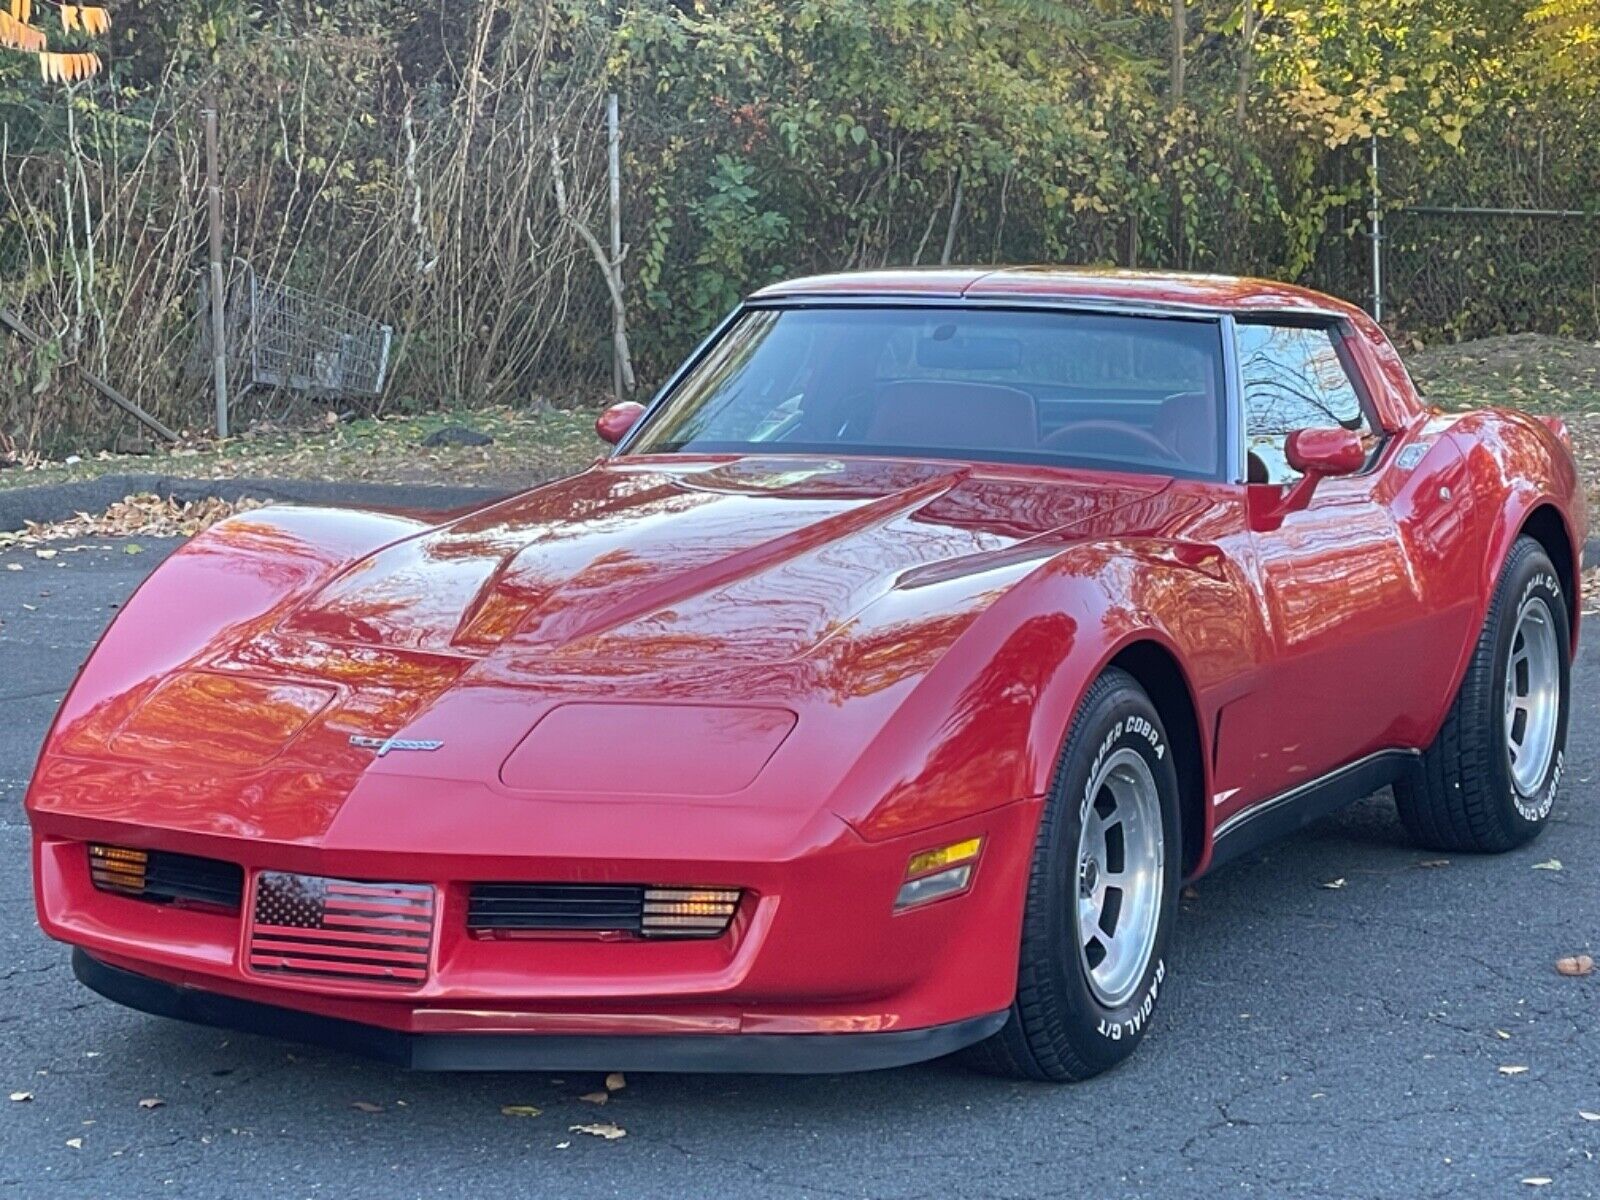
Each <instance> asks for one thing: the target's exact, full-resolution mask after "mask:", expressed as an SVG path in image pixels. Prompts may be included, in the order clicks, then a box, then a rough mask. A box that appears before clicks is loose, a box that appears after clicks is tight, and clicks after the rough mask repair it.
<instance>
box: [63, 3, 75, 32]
mask: <svg viewBox="0 0 1600 1200" xmlns="http://www.w3.org/2000/svg"><path fill="white" fill-rule="evenodd" d="M77 28H78V6H77V5H76V4H63V5H62V6H61V31H62V32H63V33H71V32H72V31H73V30H74V29H77Z"/></svg>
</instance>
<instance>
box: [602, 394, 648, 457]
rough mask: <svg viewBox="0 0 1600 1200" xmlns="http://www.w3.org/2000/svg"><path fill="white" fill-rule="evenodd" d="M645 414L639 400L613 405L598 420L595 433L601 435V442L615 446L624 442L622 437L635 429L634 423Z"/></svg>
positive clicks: (624, 401)
mask: <svg viewBox="0 0 1600 1200" xmlns="http://www.w3.org/2000/svg"><path fill="white" fill-rule="evenodd" d="M643 412H644V405H642V404H640V403H639V402H638V401H637V400H623V401H621V402H620V403H617V404H613V405H612V406H611V407H610V408H608V409H606V410H605V412H603V413H601V414H600V416H599V417H598V418H596V420H595V423H594V431H595V432H596V433H598V434H599V435H600V440H601V441H603V442H610V443H611V444H612V445H613V446H615V445H616V444H617V443H618V442H620V441H621V440H622V435H623V434H625V433H627V432H628V430H630V429H632V428H633V425H634V422H635V421H637V420H638V419H639V417H640V416H641V415H642V414H643Z"/></svg>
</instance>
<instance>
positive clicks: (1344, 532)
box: [27, 269, 1586, 1079]
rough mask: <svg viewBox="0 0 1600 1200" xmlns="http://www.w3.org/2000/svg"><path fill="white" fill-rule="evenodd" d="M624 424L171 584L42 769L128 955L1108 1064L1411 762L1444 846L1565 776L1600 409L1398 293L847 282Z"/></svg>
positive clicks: (120, 628)
mask: <svg viewBox="0 0 1600 1200" xmlns="http://www.w3.org/2000/svg"><path fill="white" fill-rule="evenodd" d="M599 431H600V433H601V435H602V436H603V437H604V438H605V439H606V440H607V441H610V442H613V443H615V449H614V450H612V452H611V453H610V454H609V455H608V456H607V457H604V458H602V459H600V460H599V461H597V462H596V463H595V464H594V466H592V467H590V468H589V469H588V470H586V471H584V472H582V473H581V474H578V475H575V476H573V477H571V478H567V479H561V480H558V481H556V482H554V483H549V484H545V485H543V486H541V487H537V488H534V489H533V490H531V491H528V492H525V493H523V494H521V495H517V496H513V497H511V498H510V499H506V500H501V501H499V502H496V503H493V504H489V505H486V506H485V507H482V508H480V509H477V510H476V511H473V512H470V513H467V514H466V515H463V516H457V517H454V518H452V519H450V520H446V521H444V522H443V523H430V522H427V521H421V520H414V519H411V518H409V517H406V516H400V515H390V514H383V513H376V512H353V511H331V510H327V509H319V508H269V509H264V510H260V511H256V512H251V513H249V514H247V515H243V516H238V517H235V518H233V519H231V520H228V521H225V522H223V523H221V524H219V525H217V526H215V527H214V528H212V529H211V530H210V531H209V532H207V533H205V534H203V535H201V536H200V537H197V538H195V539H194V540H193V541H191V542H190V543H189V544H187V545H186V546H184V547H183V548H182V549H181V550H179V551H178V552H176V553H175V554H173V555H172V557H171V558H170V559H168V560H167V562H166V563H165V564H163V565H162V566H161V567H160V568H159V569H158V570H157V571H156V572H155V573H154V574H153V575H152V576H151V577H150V578H149V580H148V582H146V583H145V584H144V585H143V586H142V587H141V588H140V589H139V591H138V592H137V594H136V595H135V596H134V597H133V598H132V600H131V601H130V602H129V603H128V604H127V606H126V607H125V608H124V609H123V611H122V613H121V614H120V615H119V616H118V617H117V619H116V621H115V623H114V624H113V625H112V626H111V629H110V630H109V632H107V633H106V635H105V637H104V639H103V640H102V641H101V643H100V645H99V647H98V648H97V649H96V650H95V652H94V654H93V655H92V657H91V658H90V659H89V661H88V663H87V664H86V665H85V667H84V668H83V672H82V674H81V676H80V677H79V679H78V681H77V683H76V684H75V686H74V687H73V689H72V691H71V694H70V695H69V696H68V697H67V699H66V701H65V703H64V704H63V705H62V708H61V712H60V714H59V716H58V717H57V719H56V722H55V726H54V728H53V729H52V731H51V733H50V735H49V738H48V740H47V741H46V743H45V746H44V750H43V753H42V756H41V758H40V761H39V765H38V769H37V772H36V774H35V776H34V779H33V782H32V785H31V787H30V789H29V792H28V798H27V808H28V813H29V816H30V818H31V821H32V824H33V834H34V843H33V847H34V868H35V873H36V891H37V901H38V909H39V919H40V921H41V923H42V924H43V926H44V928H45V930H46V931H47V932H48V933H50V934H51V935H52V936H54V937H57V938H60V939H61V940H63V941H66V942H69V943H71V944H72V945H73V946H74V947H75V949H74V957H73V961H74V965H75V968H76V971H77V974H78V976H79V978H80V979H82V981H83V982H84V983H85V984H87V985H88V986H89V987H91V988H93V989H95V990H96V991H98V992H101V993H103V994H104V995H106V996H109V997H111V998H112V999H114V1000H118V1001H121V1002H122V1003H124V1004H128V1005H131V1006H133V1007H135V1008H139V1009H143V1010H146V1011H148V1012H153V1013H160V1014H163V1015H167V1016H174V1017H182V1018H187V1019H190V1020H195V1021H200V1022H205V1023H209V1024H217V1025H226V1026H242V1027H246V1028H250V1029H256V1030H265V1031H269V1032H272V1033H277V1034H281V1035H284V1036H287V1037H292V1038H297V1039H302V1040H314V1041H322V1042H332V1043H335V1044H339V1045H345V1046H350V1047H353V1048H355V1049H357V1050H361V1051H365V1052H368V1053H372V1054H376V1055H380V1056H383V1057H385V1058H387V1059H389V1060H391V1061H395V1062H399V1063H402V1064H406V1065H410V1066H414V1067H430V1068H455V1069H461V1068H466V1069H472V1068H482V1069H496V1070H498V1069H515V1068H541V1069H546V1068H547V1069H577V1068H584V1067H594V1068H604V1069H614V1068H628V1067H631V1068H638V1069H647V1070H648V1069H664V1070H758V1071H803V1072H818V1071H839V1070H850V1069H855V1068H865V1067H882V1066H889V1065H893V1064H898V1063H906V1062H911V1061H914V1060H917V1059H924V1058H929V1057H932V1056H935V1055H940V1054H944V1053H946V1052H949V1051H955V1050H960V1049H965V1048H970V1049H971V1051H972V1053H973V1055H974V1057H975V1058H976V1059H977V1060H978V1061H980V1062H983V1063H986V1064H988V1065H989V1066H990V1067H991V1068H994V1069H998V1070H1002V1071H1006V1072H1011V1073H1015V1074H1017V1075H1020V1076H1026V1077H1031V1078H1040V1079H1079V1078H1082V1077H1084V1076H1088V1075H1092V1074H1094V1073H1096V1072H1098V1071H1102V1070H1104V1069H1106V1068H1107V1067H1109V1066H1111V1065H1113V1064H1114V1063H1116V1062H1118V1061H1119V1060H1121V1059H1123V1058H1125V1057H1126V1056H1127V1055H1128V1054H1129V1053H1130V1052H1131V1051H1132V1050H1133V1048H1134V1046H1135V1045H1136V1044H1137V1043H1138V1042H1139V1041H1140V1039H1141V1038H1142V1037H1143V1035H1144V1034H1145V1032H1146V1031H1147V1030H1148V1028H1149V1026H1150V1022H1151V1020H1152V1014H1153V1012H1154V1010H1155V1008H1156V1005H1157V1003H1158V1001H1159V999H1160V996H1161V993H1162V991H1163V989H1164V987H1165V984H1166V980H1167V973H1168V970H1169V965H1168V943H1169V939H1170V936H1171V931H1172V926H1173V914H1174V908H1175V905H1176V902H1177V898H1178V892H1179V889H1180V886H1181V885H1182V884H1183V882H1184V881H1185V880H1189V879H1193V878H1195V877H1197V876H1199V875H1202V874H1203V873H1205V872H1206V871H1208V870H1210V869H1211V868H1213V867H1215V866H1216V865H1217V864H1219V863H1221V862H1223V861H1225V860H1227V859H1229V858H1232V857H1234V856H1236V855H1238V854H1241V853H1243V852H1245V851H1248V850H1250V849H1252V848H1254V847H1256V846H1259V845H1260V844H1261V843H1262V842H1263V841H1264V840H1265V839H1267V838H1271V837H1275V836H1277V835H1279V834H1282V833H1284V832H1285V831H1287V830H1291V829H1294V828H1295V827H1297V826H1300V825H1303V824H1304V823H1306V822H1308V821H1310V820H1312V819H1314V818H1317V817H1319V816H1322V815H1323V814H1325V813H1328V812H1329V811H1331V810H1333V809H1335V808H1337V807H1338V806H1339V805H1341V804H1344V803H1345V802H1347V801H1350V800H1353V799H1356V798H1358V797H1360V796H1363V795H1366V794H1368V793H1370V792H1373V791H1374V790H1376V789H1379V788H1382V787H1384V786H1385V785H1392V786H1393V789H1394V795H1395V799H1396V802H1397V804H1398V807H1399V812H1400V818H1401V820H1402V821H1403V822H1404V824H1405V826H1406V828H1407V829H1409V830H1410V831H1411V833H1412V834H1413V835H1414V836H1415V837H1416V839H1417V840H1418V841H1419V842H1420V843H1423V844H1425V845H1427V846H1430V847H1437V848H1440V849H1449V850H1454V851H1499V850H1506V849H1509V848H1511V847H1513V846H1518V845H1520V844H1522V843H1524V842H1526V841H1528V839H1530V838H1532V837H1534V836H1535V835H1536V834H1537V833H1538V832H1539V830H1540V828H1541V827H1542V826H1543V825H1544V823H1545V821H1546V820H1547V818H1548V816H1549V813H1550V808H1551V804H1552V802H1553V800H1554V798H1555V795H1556V790H1557V788H1558V786H1559V785H1560V782H1561V772H1562V751H1563V746H1564V743H1565V739H1566V734H1567V719H1568V711H1569V687H1570V684H1569V674H1568V664H1569V662H1570V659H1571V655H1572V651H1573V648H1574V645H1575V643H1576V638H1577V628H1578V611H1579V604H1578V569H1577V566H1578V562H1579V552H1580V547H1581V546H1582V544H1583V539H1584V534H1585V523H1586V514H1585V505H1584V497H1583V492H1582V490H1581V488H1580V486H1579V483H1578V480H1577V478H1576V474H1575V471H1574V466H1573V459H1572V455H1571V453H1570V452H1569V448H1568V445H1567V436H1566V431H1565V429H1564V428H1563V426H1562V425H1561V423H1560V422H1559V421H1557V420H1553V419H1551V420H1536V419H1533V418H1531V417H1527V416H1524V415H1521V414H1519V413H1516V412H1511V411H1485V412H1473V413H1466V414H1460V415H1445V414H1441V413H1438V412H1435V411H1431V410H1429V409H1428V408H1426V407H1424V405H1423V404H1422V403H1421V402H1420V401H1419V400H1418V398H1417V394H1416V392H1415V390H1414V389H1413V387H1412V384H1411V381H1410V380H1409V379H1408V378H1407V375H1406V371H1405V369H1404V367H1403V366H1402V365H1401V363H1400V360H1399V359H1398V358H1397V357H1396V355H1395V352H1394V350H1393V349H1392V348H1391V346H1390V344H1389V342H1388V341H1387V340H1386V339H1385V338H1384V335H1383V334H1382V333H1381V332H1380V331H1379V330H1378V328H1377V327H1376V326H1375V325H1374V324H1373V323H1372V321H1371V320H1369V319H1368V318H1367V317H1366V316H1365V315H1364V314H1363V313H1362V312H1361V311H1360V310H1358V309H1356V308H1352V307H1350V306H1349V305H1347V304H1342V303H1339V302H1337V301H1335V300H1331V299H1328V298H1327V297H1324V296H1320V295H1316V294H1314V293H1311V292H1307V291H1304V290H1301V289H1298V288H1294V287H1287V286H1280V285H1277V284H1272V283H1263V282H1258V281H1253V280H1243V279H1232V278H1217V277H1200V276H1169V275H1149V274H1135V273H1123V272H1087V271H1085V272H1078V271H1064V270H1054V269H1003V270H936V271H919V272H894V271H890V272H879V273H873V274H857V275H840V276H830V277H825V278H815V279H804V280H799V281H796V282H791V283H785V284H781V285H778V286H775V287H770V288H767V289H766V290H764V291H761V292H758V293H757V294H756V295H755V296H753V297H752V298H751V299H750V300H749V301H747V302H746V303H745V304H744V305H742V306H741V307H740V308H739V310H738V311H737V312H735V313H734V314H733V315H732V316H731V317H730V318H729V319H728V320H727V321H726V322H725V323H724V324H723V325H722V326H721V328H719V329H718V330H717V331H716V333H715V334H714V335H713V336H712V337H711V338H710V339H708V340H707V342H706V343H705V344H704V345H703V346H702V347H701V348H700V349H699V350H697V351H696V352H695V354H694V355H693V356H692V357H691V358H690V360H689V361H688V362H687V363H686V364H685V365H684V366H683V368H682V369H681V370H680V371H679V372H678V373H677V374H676V375H675V376H673V378H672V379H671V380H670V381H669V382H668V383H667V385H666V386H665V387H664V388H663V389H662V390H661V392H660V393H659V395H657V397H656V398H655V400H654V401H653V402H652V403H651V404H650V405H649V406H648V407H644V406H640V405H637V404H622V405H618V406H616V407H614V408H612V409H610V410H609V411H607V412H606V413H605V414H604V415H603V416H602V417H601V419H600V422H599Z"/></svg>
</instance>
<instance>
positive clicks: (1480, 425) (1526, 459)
mask: <svg viewBox="0 0 1600 1200" xmlns="http://www.w3.org/2000/svg"><path fill="white" fill-rule="evenodd" d="M1450 436H1451V437H1452V438H1453V439H1454V440H1455V442H1456V445H1457V446H1458V447H1459V449H1460V450H1461V453H1462V456H1463V457H1464V458H1465V459H1466V462H1467V469H1468V474H1469V478H1470V479H1471V486H1472V489H1473V494H1474V496H1475V497H1476V498H1477V501H1478V508H1479V511H1480V512H1481V513H1482V514H1483V516H1482V518H1481V519H1482V521H1483V525H1482V527H1481V529H1482V536H1483V539H1484V555H1483V565H1482V568H1481V574H1480V577H1479V580H1478V599H1479V607H1478V622H1477V625H1478V627H1481V626H1482V624H1483V621H1484V620H1485V619H1486V618H1487V616H1488V611H1489V601H1490V599H1491V597H1492V596H1493V595H1494V588H1495V583H1496V581H1497V580H1498V579H1499V578H1500V571H1501V568H1502V567H1503V566H1504V565H1505V561H1506V557H1507V556H1508V555H1509V554H1510V553H1511V547H1512V546H1513V545H1514V544H1515V543H1516V540H1517V538H1518V537H1519V536H1520V535H1521V533H1522V531H1523V529H1524V528H1525V527H1526V526H1527V524H1528V519H1529V517H1530V516H1531V515H1532V514H1533V513H1534V512H1535V511H1536V510H1538V509H1540V508H1543V507H1547V506H1548V507H1550V508H1553V509H1554V510H1555V511H1556V512H1557V513H1558V514H1559V515H1560V517H1561V525H1562V531H1563V534H1564V536H1565V538H1566V543H1567V551H1568V554H1569V555H1570V561H1571V562H1572V564H1573V566H1574V568H1576V567H1577V566H1578V565H1579V564H1581V563H1582V562H1583V544H1584V539H1585V538H1586V537H1587V536H1588V525H1589V517H1588V503H1587V500H1586V497H1585V495H1584V490H1583V484H1582V481H1581V480H1580V479H1579V478H1578V470H1577V465H1576V464H1575V463H1574V462H1573V458H1572V453H1571V451H1570V450H1569V449H1568V448H1567V447H1566V445H1564V444H1563V443H1562V441H1561V439H1560V438H1559V437H1558V436H1557V435H1556V433H1555V431H1554V430H1553V429H1551V428H1550V427H1549V426H1547V425H1545V424H1544V423H1543V422H1541V421H1539V420H1537V419H1535V418H1533V417H1530V416H1527V415H1526V414H1524V413H1519V412H1512V411H1509V410H1496V409H1489V410H1484V411H1480V412H1472V413H1468V414H1466V415H1465V416H1463V417H1462V418H1461V419H1460V420H1458V421H1456V422H1455V423H1454V425H1452V426H1451V430H1450ZM1573 576H1574V583H1576V579H1577V576H1578V571H1577V570H1576V569H1575V570H1574V572H1573ZM1567 599H1568V603H1569V604H1570V605H1571V606H1572V608H1571V624H1572V638H1573V649H1574V651H1575V650H1576V649H1577V637H1578V614H1579V610H1580V609H1581V605H1580V604H1579V603H1578V599H1579V597H1578V591H1577V587H1576V586H1574V587H1573V588H1572V595H1570V596H1569V597H1568V598H1567ZM1467 650H1468V654H1467V655H1464V656H1463V660H1462V671H1463V672H1464V671H1465V669H1466V668H1465V663H1466V658H1467V657H1468V656H1470V650H1471V648H1470V647H1468V648H1467ZM1459 674H1460V673H1458V676H1457V680H1458V682H1459Z"/></svg>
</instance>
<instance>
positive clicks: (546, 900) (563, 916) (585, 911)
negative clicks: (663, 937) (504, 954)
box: [467, 883, 644, 933]
mask: <svg viewBox="0 0 1600 1200" xmlns="http://www.w3.org/2000/svg"><path fill="white" fill-rule="evenodd" d="M643 916H644V888H642V887H631V886H618V885H616V884H592V885H591V884H568V883H480V884H478V885H477V886H475V887H474V888H473V889H472V895H471V899H470V900H469V902H468V906H467V928H468V929H486V930H512V929H534V930H537V929H549V930H563V929H565V930H588V931H592V932H597V933H604V932H610V931H617V932H621V933H638V932H639V930H640V927H641V922H642V919H643Z"/></svg>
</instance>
